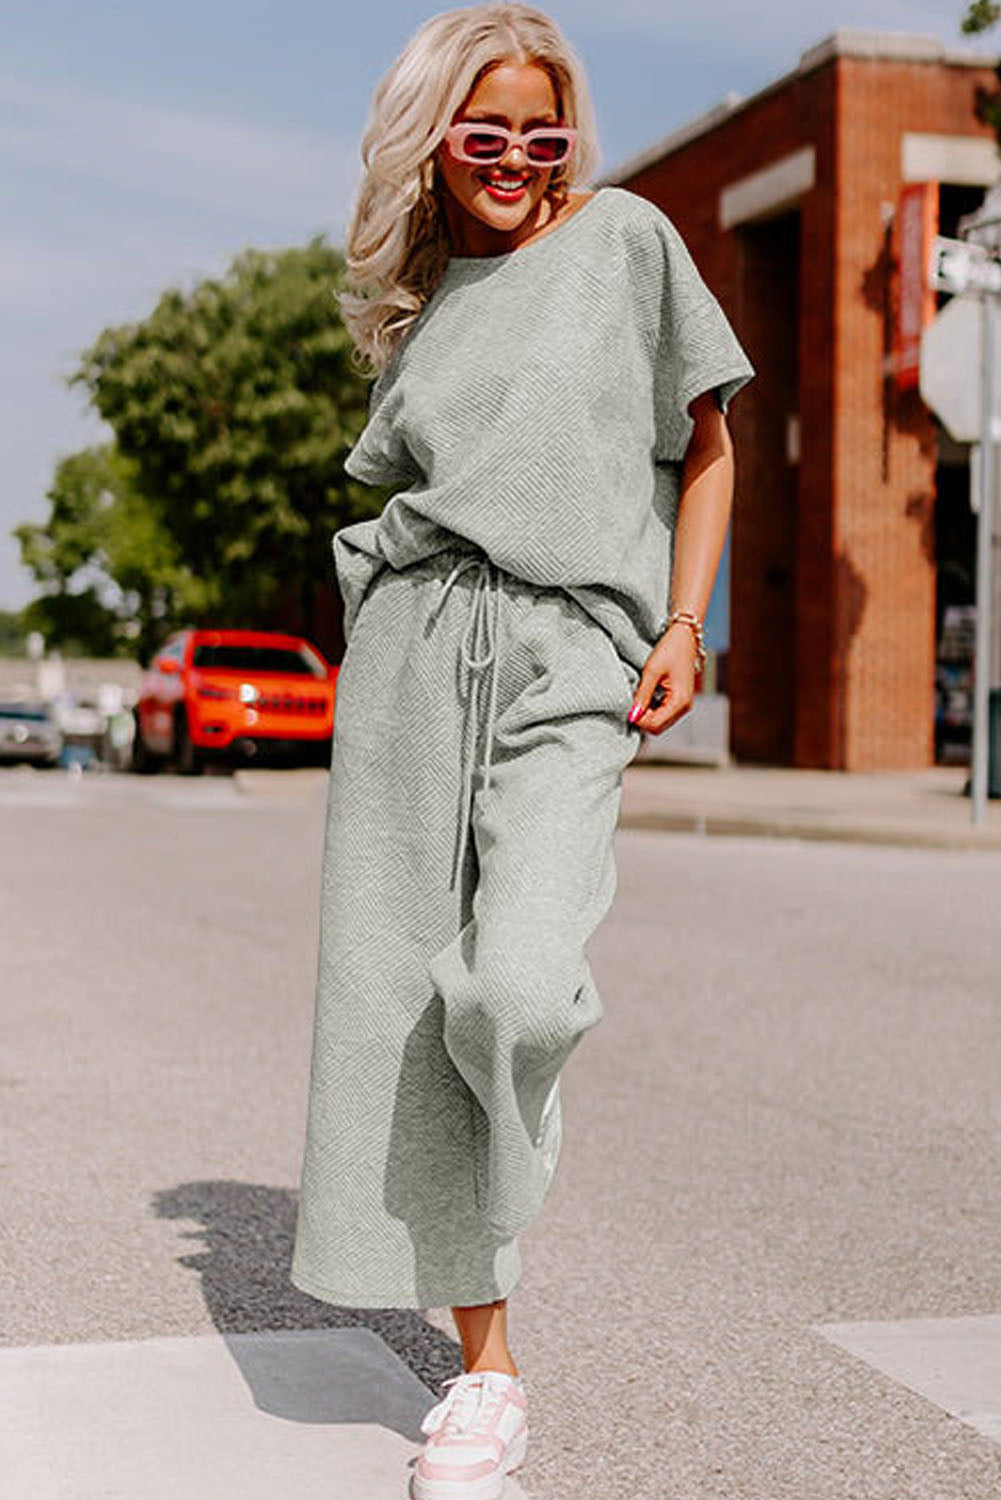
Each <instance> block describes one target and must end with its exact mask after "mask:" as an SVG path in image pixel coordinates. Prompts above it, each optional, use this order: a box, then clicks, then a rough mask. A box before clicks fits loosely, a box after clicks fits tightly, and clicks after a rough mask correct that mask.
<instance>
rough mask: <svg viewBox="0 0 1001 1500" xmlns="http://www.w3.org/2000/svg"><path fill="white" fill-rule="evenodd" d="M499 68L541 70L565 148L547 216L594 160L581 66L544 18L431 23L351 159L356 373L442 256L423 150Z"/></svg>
mask: <svg viewBox="0 0 1001 1500" xmlns="http://www.w3.org/2000/svg"><path fill="white" fill-rule="evenodd" d="M503 62H517V63H538V64H539V65H540V66H541V67H543V68H545V70H546V71H547V72H548V74H549V76H550V78H551V79H552V82H553V88H554V90H555V93H556V98H557V102H558V106H559V110H560V118H561V120H562V122H563V123H564V124H567V125H572V126H574V127H575V128H576V130H577V132H578V135H577V143H576V146H575V149H574V151H573V152H572V154H571V155H570V157H569V158H568V160H567V161H566V162H564V163H563V165H562V166H560V167H557V168H555V169H554V171H553V175H552V177H551V178H550V183H549V188H548V192H549V193H550V194H552V196H553V199H554V203H553V208H554V209H555V208H556V207H557V205H558V204H559V203H560V202H562V201H564V200H565V198H566V195H567V192H568V190H569V188H570V185H571V184H572V183H575V182H580V181H587V180H588V179H589V178H590V176H591V174H592V172H593V171H594V169H595V168H596V166H597V163H598V161H599V157H600V153H599V148H598V141H597V129H596V126H595V119H594V110H593V106H592V103H591V94H590V88H589V85H588V81H587V75H586V74H585V72H584V67H583V64H582V63H581V62H580V60H579V59H578V58H577V56H576V54H575V53H574V51H573V49H572V48H571V46H570V45H569V43H568V42H567V40H566V38H565V37H564V36H563V34H562V32H561V31H560V29H559V27H558V26H557V25H556V23H555V21H553V19H552V18H551V17H550V16H548V15H546V14H545V12H544V11H541V10H536V9H534V8H533V7H532V6H530V5H521V4H510V3H503V4H502V3H496V0H492V3H488V4H485V5H473V6H468V7H463V8H461V9H458V10H447V11H442V12H441V13H440V14H439V15H434V16H431V17H430V19H429V20H427V21H425V22H424V23H423V24H422V25H421V26H420V27H419V28H418V30H417V31H416V32H415V33H414V35H413V36H412V37H411V39H410V41H409V42H408V43H407V45H406V46H405V47H404V49H403V51H402V52H401V53H400V55H399V57H398V58H397V59H396V61H395V62H394V63H393V64H392V66H391V67H390V68H389V70H388V72H386V73H385V74H384V75H383V76H382V78H381V79H380V80H379V82H378V84H377V85H376V89H375V93H374V94H373V97H372V105H371V109H370V113H369V118H368V122H367V124H366V127H365V133H364V135H363V136H362V141H361V156H362V161H363V162H364V165H365V170H364V174H363V176H362V180H361V185H360V187H359V189H358V192H357V195H356V198H355V202H354V207H353V209H352V213H351V218H350V221H349V223H348V228H347V234H346V238H345V262H346V268H347V275H346V278H345V289H344V290H341V291H339V292H338V293H337V301H338V305H339V307H340V312H341V317H342V319H343V321H344V325H345V327H346V328H347V330H348V333H349V335H350V337H351V339H352V342H353V343H354V345H355V349H354V353H353V362H354V364H355V367H356V368H357V369H359V370H361V371H362V372H363V373H365V374H367V375H368V374H374V373H378V372H379V371H381V370H383V369H384V368H385V366H386V365H387V364H388V362H389V360H390V358H391V357H392V354H393V350H394V349H395V347H396V345H397V343H398V342H399V341H400V339H402V338H403V336H404V335H405V333H406V332H407V329H408V328H409V327H410V326H411V324H412V323H414V322H415V321H416V319H417V318H418V316H419V315H420V311H421V308H422V307H423V306H424V304H425V302H426V301H427V300H428V298H429V297H430V296H431V294H432V292H433V291H434V289H435V287H436V286H437V284H438V282H439V280H440V279H441V276H442V273H443V272H444V269H445V266H446V264H447V262H448V258H449V256H450V254H452V253H453V251H452V246H451V245H450V243H449V238H448V229H447V223H446V219H445V213H444V209H443V204H442V193H443V192H444V188H443V187H442V184H441V182H440V178H439V174H438V171H437V167H436V163H435V151H436V149H437V147H438V146H439V144H440V142H441V141H442V139H443V138H444V135H445V131H446V130H447V129H448V127H449V125H450V124H451V121H452V119H453V117H454V115H455V114H456V112H457V111H458V110H459V108H460V107H461V105H462V104H463V102H464V101H465V99H466V98H467V97H468V96H469V94H470V93H472V91H473V89H474V88H475V86H476V84H477V83H478V82H479V80H480V78H481V77H482V76H483V75H484V74H485V73H487V72H488V71H489V70H490V69H491V68H493V67H496V66H498V65H499V64H500V63H503Z"/></svg>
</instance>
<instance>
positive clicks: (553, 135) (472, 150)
mask: <svg viewBox="0 0 1001 1500" xmlns="http://www.w3.org/2000/svg"><path fill="white" fill-rule="evenodd" d="M444 139H445V140H446V141H447V142H448V147H449V150H450V151H451V153H452V155H453V156H454V157H455V159H456V161H465V162H471V163H472V164H473V165H474V166H482V165H483V164H484V163H485V162H497V161H500V160H501V159H502V158H503V157H505V156H506V155H507V153H508V152H509V151H510V149H511V147H512V146H520V147H521V148H522V150H523V151H524V153H525V157H526V160H527V161H528V162H529V164H530V165H531V166H533V167H558V166H560V165H561V164H562V163H563V162H565V161H566V159H567V157H568V156H569V155H570V152H571V151H572V150H573V148H574V144H575V143H576V140H577V132H576V130H574V129H573V128H572V127H571V126H569V125H539V126H537V127H536V129H535V130H527V131H526V132H525V134H524V135H516V134H515V132H514V131H513V130H508V129H506V127H505V126H503V125H494V124H490V123H487V122H484V123H482V124H481V123H479V122H478V121H472V120H465V121H463V122H462V123H461V124H459V125H450V126H449V127H448V129H447V130H446V131H445V136H444Z"/></svg>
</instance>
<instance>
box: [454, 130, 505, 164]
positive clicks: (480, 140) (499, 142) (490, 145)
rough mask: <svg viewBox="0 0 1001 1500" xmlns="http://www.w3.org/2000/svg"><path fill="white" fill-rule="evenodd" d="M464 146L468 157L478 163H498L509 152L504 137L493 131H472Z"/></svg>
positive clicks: (467, 136) (468, 134)
mask: <svg viewBox="0 0 1001 1500" xmlns="http://www.w3.org/2000/svg"><path fill="white" fill-rule="evenodd" d="M462 145H463V150H464V151H465V153H466V155H467V156H474V157H475V158H476V160H477V161H498V160H499V159H500V158H501V157H502V156H503V155H504V152H505V151H506V150H507V141H506V140H505V138H504V136H502V135H498V134H497V133H496V131H493V130H470V131H469V132H468V133H467V135H466V138H465V140H464V141H463V143H462Z"/></svg>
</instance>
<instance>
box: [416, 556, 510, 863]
mask: <svg viewBox="0 0 1001 1500" xmlns="http://www.w3.org/2000/svg"><path fill="white" fill-rule="evenodd" d="M466 568H476V569H477V570H478V577H477V579H476V582H475V584H474V585H473V596H472V600H471V603H470V610H469V622H468V624H467V625H466V629H465V631H464V632H463V636H462V661H463V665H464V666H465V668H466V675H467V688H468V697H467V702H466V717H465V720H464V723H463V734H462V741H463V743H462V759H463V773H462V806H461V809H460V813H459V847H458V853H457V855H456V861H455V865H454V867H453V870H452V878H451V881H450V884H451V885H454V884H455V880H456V875H457V873H458V871H459V870H461V869H462V860H463V855H464V854H465V852H466V835H467V829H468V826H469V815H470V811H471V808H472V801H473V770H474V766H473V760H474V755H473V752H475V733H476V722H477V719H478V717H479V702H480V686H481V683H482V680H483V679H482V676H481V673H482V672H483V670H484V668H486V667H491V668H492V671H491V674H490V693H489V696H488V699H487V719H486V728H485V732H484V752H483V786H484V790H485V789H486V788H487V787H488V786H489V785H490V756H491V751H492V748H493V728H494V715H495V712H496V707H497V625H498V620H499V618H500V593H501V589H500V576H499V573H498V570H497V568H496V566H495V564H494V563H493V562H492V561H491V559H490V558H489V557H487V556H486V555H483V556H480V555H478V554H473V555H470V556H468V557H461V558H460V559H459V561H458V562H457V563H456V565H455V567H454V568H453V569H452V571H451V572H450V573H449V575H448V577H447V578H446V579H445V582H444V584H443V585H442V590H441V594H440V595H439V598H438V600H437V602H436V604H435V606H434V608H433V609H432V611H431V618H432V619H434V618H435V616H436V615H437V613H438V611H439V610H440V609H441V607H442V605H443V604H444V602H445V600H446V599H447V598H448V592H449V590H450V589H451V587H452V585H453V584H454V583H455V581H456V579H457V578H458V577H459V575H460V574H461V573H463V572H464V571H465V569H466ZM491 593H492V594H493V618H492V619H491V611H490V601H489V595H490V594H491ZM481 638H482V641H483V643H484V644H483V645H481ZM477 652H479V653H481V654H479V655H477V654H476V653H477ZM470 726H472V730H473V736H474V738H473V744H472V746H470V745H469V730H470Z"/></svg>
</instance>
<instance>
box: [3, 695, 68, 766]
mask: <svg viewBox="0 0 1001 1500" xmlns="http://www.w3.org/2000/svg"><path fill="white" fill-rule="evenodd" d="M62 748H63V736H62V733H61V731H60V730H59V728H58V726H57V725H56V724H55V723H54V722H53V719H52V716H51V714H50V713H49V711H48V709H47V708H46V706H45V704H44V703H4V702H0V761H16V760H18V761H30V762H31V763H32V764H34V765H37V766H57V765H58V764H59V757H60V755H61V753H62Z"/></svg>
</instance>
